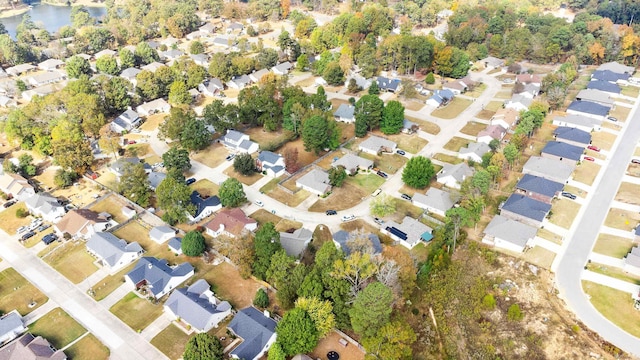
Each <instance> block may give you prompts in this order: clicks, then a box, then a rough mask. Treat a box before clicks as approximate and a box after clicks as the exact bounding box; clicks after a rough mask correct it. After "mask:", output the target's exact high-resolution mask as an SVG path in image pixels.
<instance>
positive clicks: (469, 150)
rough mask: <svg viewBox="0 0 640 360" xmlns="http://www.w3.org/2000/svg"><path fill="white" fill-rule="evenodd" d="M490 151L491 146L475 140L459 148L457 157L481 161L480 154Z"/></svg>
mask: <svg viewBox="0 0 640 360" xmlns="http://www.w3.org/2000/svg"><path fill="white" fill-rule="evenodd" d="M489 151H491V148H490V147H489V145H487V143H484V142H477V143H470V144H469V145H467V146H466V147H463V148H461V149H460V152H459V153H458V158H460V159H465V160H471V161H475V162H477V163H479V162H482V155H484V154H486V153H488V152H489Z"/></svg>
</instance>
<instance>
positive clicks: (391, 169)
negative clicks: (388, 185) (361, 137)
mask: <svg viewBox="0 0 640 360" xmlns="http://www.w3.org/2000/svg"><path fill="white" fill-rule="evenodd" d="M358 155H359V156H360V157H363V158H365V159H369V160H371V161H373V164H374V165H373V166H375V167H377V168H379V169H380V170H382V171H384V172H386V173H389V174H395V173H396V171H398V169H400V168H401V167H403V166H404V164H405V163H406V162H407V158H406V157H404V156H401V155H398V154H382V155H380V156H375V155H371V154H367V153H365V152H360V154H358Z"/></svg>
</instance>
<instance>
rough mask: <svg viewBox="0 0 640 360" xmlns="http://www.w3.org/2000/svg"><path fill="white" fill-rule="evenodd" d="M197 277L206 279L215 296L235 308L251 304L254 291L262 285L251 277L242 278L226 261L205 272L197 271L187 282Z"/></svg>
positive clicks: (191, 281) (193, 280)
mask: <svg viewBox="0 0 640 360" xmlns="http://www.w3.org/2000/svg"><path fill="white" fill-rule="evenodd" d="M197 279H205V280H207V282H208V283H209V284H211V285H212V289H213V292H214V293H215V294H216V297H218V298H220V299H222V300H227V301H228V302H229V303H230V304H231V305H232V306H233V307H234V308H236V309H243V308H245V307H247V306H249V305H251V304H252V303H253V298H254V297H255V295H256V291H258V289H259V288H260V287H261V286H262V285H261V284H260V283H258V282H257V281H255V280H253V279H251V278H248V279H243V278H242V277H241V276H240V273H239V272H238V270H236V268H234V267H233V266H232V265H230V264H228V263H226V262H222V263H221V264H220V265H216V266H211V267H210V269H209V270H208V271H206V272H199V273H197V274H196V277H193V278H191V280H189V284H192V283H193V282H195V281H196V280H197Z"/></svg>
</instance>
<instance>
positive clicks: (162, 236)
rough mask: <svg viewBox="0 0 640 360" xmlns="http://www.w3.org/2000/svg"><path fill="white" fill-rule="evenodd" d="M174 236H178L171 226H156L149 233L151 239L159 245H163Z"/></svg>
mask: <svg viewBox="0 0 640 360" xmlns="http://www.w3.org/2000/svg"><path fill="white" fill-rule="evenodd" d="M174 236H176V231H175V230H174V229H173V228H172V227H171V226H166V225H161V226H154V227H153V228H152V229H151V230H150V231H149V238H150V239H151V240H153V241H155V242H156V243H158V244H162V243H163V242H165V241H167V240H169V239H171V238H172V237H174Z"/></svg>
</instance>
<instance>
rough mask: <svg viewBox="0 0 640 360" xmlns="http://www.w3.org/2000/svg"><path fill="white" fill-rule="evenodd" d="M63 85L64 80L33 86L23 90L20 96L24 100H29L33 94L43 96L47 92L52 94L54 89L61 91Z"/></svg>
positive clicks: (65, 84) (64, 84)
mask: <svg viewBox="0 0 640 360" xmlns="http://www.w3.org/2000/svg"><path fill="white" fill-rule="evenodd" d="M65 86H67V81H66V80H65V81H62V82H59V83H53V84H47V85H43V86H40V87H36V88H33V89H31V90H26V91H23V92H22V94H21V96H22V98H23V99H24V100H26V101H31V100H32V99H33V97H34V96H40V97H44V96H47V95H49V94H53V93H54V92H56V91H61V90H62V89H64V87H65Z"/></svg>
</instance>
